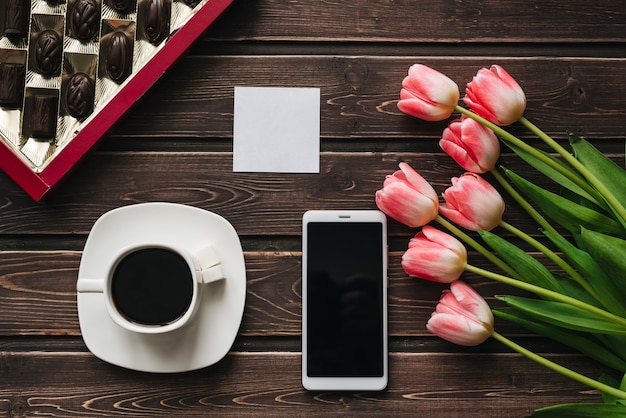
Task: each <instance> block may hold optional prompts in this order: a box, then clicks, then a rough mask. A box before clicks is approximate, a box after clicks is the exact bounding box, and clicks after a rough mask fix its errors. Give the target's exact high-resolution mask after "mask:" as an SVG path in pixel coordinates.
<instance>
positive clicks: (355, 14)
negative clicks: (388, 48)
mask: <svg viewBox="0 0 626 418" xmlns="http://www.w3.org/2000/svg"><path fill="white" fill-rule="evenodd" d="M625 26H626V11H624V9H623V8H616V7H615V2H614V1H611V0H601V1H595V2H593V3H589V2H587V1H585V0H574V1H570V2H568V4H567V5H564V4H563V3H562V2H560V1H558V0H549V1H523V0H513V1H506V2H502V1H498V0H469V1H450V2H440V1H436V0H423V1H416V0H396V1H385V0H374V1H370V0H357V1H353V2H350V4H348V5H346V4H342V3H337V2H329V1H322V0H313V1H307V2H290V3H288V4H287V5H285V3H284V2H283V1H280V0H260V1H259V0H257V1H255V0H242V1H238V2H237V3H235V4H234V5H233V7H232V9H231V10H229V11H228V12H227V14H226V16H224V18H223V19H221V20H220V21H218V23H217V25H216V27H215V28H214V29H213V30H212V31H211V34H210V36H215V37H219V39H228V40H230V39H235V40H250V39H254V40H264V41H268V40H299V41H307V40H316V41H317V40H331V41H357V42H375V41H384V42H416V43H417V42H438V43H445V42H472V43H477V42H499V43H508V42H510V43H512V42H564V43H566V42H606V41H610V42H620V41H621V42H623V41H624V40H626V32H624V27H625Z"/></svg>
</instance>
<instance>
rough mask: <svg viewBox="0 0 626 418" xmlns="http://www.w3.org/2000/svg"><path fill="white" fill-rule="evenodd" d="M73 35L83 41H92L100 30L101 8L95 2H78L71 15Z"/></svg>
mask: <svg viewBox="0 0 626 418" xmlns="http://www.w3.org/2000/svg"><path fill="white" fill-rule="evenodd" d="M71 24H72V33H73V34H74V37H75V38H77V39H80V40H81V41H88V40H90V39H92V38H93V37H94V36H95V35H96V33H98V29H100V8H99V5H98V4H97V3H96V1H95V0H77V1H76V3H75V4H74V7H73V9H72V14H71Z"/></svg>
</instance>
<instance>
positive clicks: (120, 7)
mask: <svg viewBox="0 0 626 418" xmlns="http://www.w3.org/2000/svg"><path fill="white" fill-rule="evenodd" d="M107 4H108V5H109V6H111V7H112V8H114V9H115V10H117V11H118V12H120V13H128V12H130V11H132V9H133V7H134V5H135V0H108V2H107Z"/></svg>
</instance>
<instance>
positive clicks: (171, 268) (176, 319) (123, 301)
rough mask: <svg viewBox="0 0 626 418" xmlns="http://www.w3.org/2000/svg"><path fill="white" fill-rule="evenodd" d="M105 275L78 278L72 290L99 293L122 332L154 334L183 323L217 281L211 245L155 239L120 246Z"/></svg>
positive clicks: (219, 270)
mask: <svg viewBox="0 0 626 418" xmlns="http://www.w3.org/2000/svg"><path fill="white" fill-rule="evenodd" d="M105 271H106V274H105V275H104V276H105V277H102V278H80V279H79V280H78V283H77V290H78V292H82V293H103V294H104V303H105V305H106V308H107V311H108V313H109V316H110V317H111V319H112V320H113V321H114V322H115V323H116V324H118V325H119V326H121V327H122V328H125V329H127V330H128V331H133V332H138V333H145V334H157V333H166V332H171V331H174V330H176V329H179V328H181V327H183V326H185V325H186V324H188V323H189V322H190V321H191V319H192V318H193V316H194V315H195V313H196V311H197V309H198V306H199V303H200V300H201V297H202V292H204V291H205V287H206V284H208V283H212V282H215V281H217V280H223V279H224V275H223V273H222V268H221V263H220V259H219V257H218V256H217V253H216V252H215V250H214V248H213V247H212V246H211V245H208V246H205V247H203V248H201V249H199V250H196V251H193V252H190V251H187V250H185V249H182V248H174V247H172V246H170V245H166V244H161V243H145V242H144V243H138V244H133V245H130V246H127V247H125V248H122V249H120V250H119V251H118V252H117V253H116V254H115V255H114V256H113V257H112V258H111V260H110V261H109V262H107V267H106V269H105Z"/></svg>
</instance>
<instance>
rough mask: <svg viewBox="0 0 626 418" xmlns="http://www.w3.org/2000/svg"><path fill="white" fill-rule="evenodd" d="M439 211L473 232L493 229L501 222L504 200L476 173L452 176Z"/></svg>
mask: <svg viewBox="0 0 626 418" xmlns="http://www.w3.org/2000/svg"><path fill="white" fill-rule="evenodd" d="M443 198H444V200H445V203H443V204H442V205H441V206H440V208H439V211H440V212H441V214H442V215H443V216H445V217H446V218H448V219H450V220H451V221H452V222H454V223H456V224H457V225H460V226H462V227H463V228H467V229H470V230H473V231H480V230H483V231H490V230H492V229H493V228H495V227H496V226H498V225H500V223H501V222H502V215H503V214H504V199H502V196H500V193H498V191H497V190H496V189H495V188H494V187H493V186H492V185H491V184H489V182H488V181H486V180H485V179H483V178H482V177H480V176H479V175H478V174H475V173H469V172H468V173H465V174H463V175H462V176H461V177H454V178H452V186H451V187H449V188H448V189H446V191H444V192H443Z"/></svg>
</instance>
